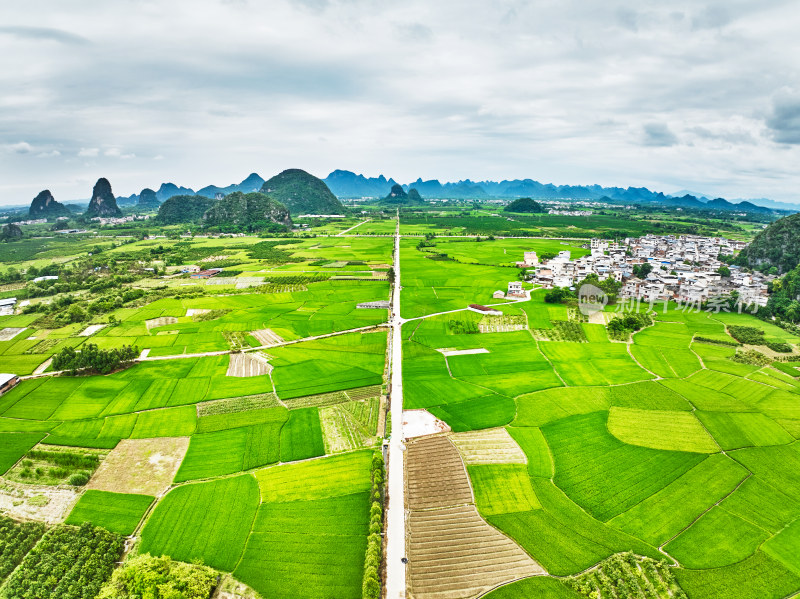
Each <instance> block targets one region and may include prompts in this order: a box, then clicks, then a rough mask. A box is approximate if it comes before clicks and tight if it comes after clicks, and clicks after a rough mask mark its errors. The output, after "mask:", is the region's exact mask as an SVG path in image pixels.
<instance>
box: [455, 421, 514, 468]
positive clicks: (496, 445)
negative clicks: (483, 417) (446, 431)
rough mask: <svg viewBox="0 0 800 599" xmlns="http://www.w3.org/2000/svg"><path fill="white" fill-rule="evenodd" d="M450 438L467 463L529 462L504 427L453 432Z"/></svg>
mask: <svg viewBox="0 0 800 599" xmlns="http://www.w3.org/2000/svg"><path fill="white" fill-rule="evenodd" d="M450 439H451V440H452V441H453V444H454V445H455V446H456V447H457V448H458V451H459V452H461V455H462V456H463V457H464V461H465V462H466V463H467V464H470V465H473V464H527V463H528V458H527V457H526V456H525V452H524V451H522V449H521V448H520V446H519V445H517V442H516V441H514V439H513V438H512V437H511V435H509V434H508V431H507V430H506V429H504V428H494V429H488V430H482V431H470V432H467V433H452V434H451V435H450Z"/></svg>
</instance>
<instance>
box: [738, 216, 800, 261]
mask: <svg viewBox="0 0 800 599" xmlns="http://www.w3.org/2000/svg"><path fill="white" fill-rule="evenodd" d="M736 262H737V263H738V264H741V265H742V266H749V267H751V268H757V267H761V266H763V265H765V264H766V265H768V266H770V267H772V266H775V267H777V269H778V271H779V272H781V273H785V272H788V271H790V270H792V269H793V268H794V267H795V266H797V265H798V264H800V213H798V214H792V215H790V216H786V217H784V218H781V219H778V220H776V221H775V222H774V223H772V224H770V225H769V226H768V227H767V228H766V229H764V230H763V231H761V232H760V233H759V234H758V235H756V236H755V238H754V239H753V241H752V242H751V243H750V245H748V246H747V247H746V248H744V249H743V250H742V251H741V252H740V254H739V256H738V257H737V258H736Z"/></svg>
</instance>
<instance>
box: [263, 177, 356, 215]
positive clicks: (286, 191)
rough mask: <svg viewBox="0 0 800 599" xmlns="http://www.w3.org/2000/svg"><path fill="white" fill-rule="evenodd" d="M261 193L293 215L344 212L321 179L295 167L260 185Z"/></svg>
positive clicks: (340, 204)
mask: <svg viewBox="0 0 800 599" xmlns="http://www.w3.org/2000/svg"><path fill="white" fill-rule="evenodd" d="M261 193H267V194H269V196H270V197H271V198H273V199H275V200H277V201H278V202H281V203H282V204H283V205H284V206H286V208H288V209H289V212H290V213H292V214H295V215H297V214H342V213H343V212H344V206H342V203H341V202H340V201H339V199H338V198H337V197H336V196H335V195H333V193H331V190H330V189H328V186H327V185H325V183H324V182H323V181H322V179H318V178H317V177H315V176H314V175H311V174H309V173H307V172H305V171H303V170H300V169H297V168H292V169H289V170H285V171H283V172H282V173H280V174H279V175H275V176H274V177H272V179H270V180H269V181H267V182H266V183H264V185H262V186H261Z"/></svg>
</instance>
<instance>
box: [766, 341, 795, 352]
mask: <svg viewBox="0 0 800 599" xmlns="http://www.w3.org/2000/svg"><path fill="white" fill-rule="evenodd" d="M767 347H768V348H770V349H771V350H772V351H776V352H779V353H782V354H790V353H792V346H791V345H789V344H788V343H782V342H776V341H769V342H767Z"/></svg>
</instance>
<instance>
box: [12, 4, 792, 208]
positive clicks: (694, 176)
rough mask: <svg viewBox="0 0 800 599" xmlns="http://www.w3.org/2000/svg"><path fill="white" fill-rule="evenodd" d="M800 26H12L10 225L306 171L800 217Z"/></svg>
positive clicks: (95, 7) (50, 12)
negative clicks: (88, 204) (519, 183)
mask: <svg viewBox="0 0 800 599" xmlns="http://www.w3.org/2000/svg"><path fill="white" fill-rule="evenodd" d="M799 30H800V10H798V5H797V2H791V1H786V2H784V1H771V0H760V1H759V2H754V1H753V0H746V1H742V0H725V1H720V2H714V3H710V2H697V1H692V2H670V1H667V2H664V1H663V0H662V1H658V2H655V1H649V0H639V1H636V2H633V1H628V0H623V1H621V2H613V1H611V2H588V1H587V0H560V1H556V0H550V1H544V0H541V1H531V2H527V1H524V0H508V1H506V0H436V1H433V0H429V1H426V2H419V1H416V0H404V1H403V2H390V1H388V0H363V1H361V0H302V1H301V0H294V1H292V2H281V1H276V0H267V1H260V2H257V1H255V0H253V1H249V0H169V1H164V0H161V1H149V0H116V1H108V0H104V1H102V2H101V1H97V0H70V1H68V2H65V1H64V0H26V1H25V2H3V3H2V5H0V57H1V58H0V204H21V203H27V202H29V201H30V200H31V199H32V198H33V197H34V195H35V194H36V193H37V192H38V191H40V190H42V189H45V188H48V189H50V190H51V191H52V192H53V193H54V195H55V197H56V199H58V200H61V201H67V200H72V199H77V198H88V196H89V195H91V186H92V184H93V183H94V181H95V180H96V179H97V178H98V177H101V176H104V177H107V178H108V179H109V180H110V181H111V184H112V186H113V189H114V192H115V193H116V194H117V195H129V194H131V193H138V192H139V191H140V190H141V189H142V188H143V187H153V188H157V187H158V185H159V184H160V183H161V182H162V181H172V182H174V183H176V184H179V185H185V186H189V187H193V188H195V189H197V188H199V187H202V186H205V185H208V184H216V185H227V184H230V183H233V182H239V181H241V180H242V179H244V177H245V176H246V175H248V174H249V173H250V172H253V171H255V172H257V173H259V174H260V175H261V176H263V177H265V178H269V177H270V176H272V175H274V174H276V173H278V172H280V171H281V170H283V169H285V168H291V167H297V168H303V169H305V170H308V171H309V172H311V173H313V174H315V175H318V176H320V177H325V176H326V175H327V174H328V173H329V172H330V171H332V170H333V169H336V168H342V169H347V170H352V171H355V172H359V173H364V174H365V175H366V176H377V175H378V174H381V173H383V174H385V175H386V176H387V177H389V176H391V177H394V178H395V179H397V180H399V181H401V182H408V181H411V180H414V179H416V178H417V177H422V178H423V179H432V178H438V179H440V180H441V181H446V180H450V181H455V180H460V179H465V178H470V179H473V180H481V179H512V178H528V177H529V178H533V179H537V180H539V181H542V182H553V183H557V184H588V183H600V184H603V185H619V186H628V185H634V186H640V185H647V186H649V187H650V188H652V189H656V190H660V191H665V192H667V193H670V192H675V191H677V190H680V189H689V190H693V191H699V192H702V193H706V194H711V195H721V196H724V197H727V198H743V197H745V198H746V197H769V198H772V199H776V200H783V201H800V176H798V165H800V62H799V61H798V56H800V35H798V31H799Z"/></svg>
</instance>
